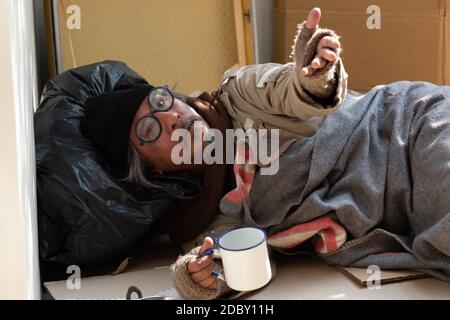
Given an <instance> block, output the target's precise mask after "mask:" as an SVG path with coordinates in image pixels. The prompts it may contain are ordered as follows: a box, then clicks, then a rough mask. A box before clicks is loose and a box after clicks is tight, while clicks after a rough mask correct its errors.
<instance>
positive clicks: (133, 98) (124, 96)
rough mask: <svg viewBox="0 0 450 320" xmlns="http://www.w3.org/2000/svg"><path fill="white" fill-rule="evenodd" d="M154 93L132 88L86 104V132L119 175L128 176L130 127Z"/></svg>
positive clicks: (139, 86) (88, 101)
mask: <svg viewBox="0 0 450 320" xmlns="http://www.w3.org/2000/svg"><path fill="white" fill-rule="evenodd" d="M151 89H152V86H150V85H143V84H142V85H133V86H131V87H130V88H129V89H125V90H117V91H111V92H108V93H103V94H101V95H99V96H96V97H92V98H89V99H88V100H87V101H86V107H85V110H86V112H85V119H84V130H85V132H86V134H87V136H88V138H90V139H91V140H92V142H93V143H94V144H95V145H96V146H97V147H98V148H99V151H100V152H101V153H102V154H103V156H104V157H105V158H106V160H107V161H108V162H109V163H110V164H111V166H112V168H113V169H114V171H115V173H116V174H119V175H123V174H125V173H126V171H127V168H128V164H127V157H128V147H129V135H130V129H131V125H132V123H133V119H134V116H135V114H136V111H137V110H138V109H139V106H140V105H141V103H142V101H143V100H144V99H145V97H146V96H147V95H148V93H149V91H150V90H151Z"/></svg>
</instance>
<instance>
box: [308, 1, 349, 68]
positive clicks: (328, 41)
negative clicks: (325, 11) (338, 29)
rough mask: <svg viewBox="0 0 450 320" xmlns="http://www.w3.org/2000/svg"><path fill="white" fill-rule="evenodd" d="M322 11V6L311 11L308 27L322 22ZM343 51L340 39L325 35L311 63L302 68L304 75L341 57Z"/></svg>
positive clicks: (312, 27) (313, 26)
mask: <svg viewBox="0 0 450 320" xmlns="http://www.w3.org/2000/svg"><path fill="white" fill-rule="evenodd" d="M320 17H321V11H320V8H314V9H312V10H311V11H310V12H309V15H308V20H307V21H306V26H307V28H308V29H314V28H316V26H317V25H318V24H319V22H320ZM340 52H341V44H340V42H339V40H338V39H334V38H332V37H330V36H325V37H323V38H322V39H321V40H320V42H319V44H318V45H317V48H316V56H315V57H314V59H313V60H312V61H311V64H310V65H308V66H306V67H304V68H302V69H301V72H302V75H303V76H311V75H314V73H315V72H316V71H318V70H320V69H322V68H323V67H325V65H326V64H327V62H334V61H336V60H337V59H338V58H339V54H340Z"/></svg>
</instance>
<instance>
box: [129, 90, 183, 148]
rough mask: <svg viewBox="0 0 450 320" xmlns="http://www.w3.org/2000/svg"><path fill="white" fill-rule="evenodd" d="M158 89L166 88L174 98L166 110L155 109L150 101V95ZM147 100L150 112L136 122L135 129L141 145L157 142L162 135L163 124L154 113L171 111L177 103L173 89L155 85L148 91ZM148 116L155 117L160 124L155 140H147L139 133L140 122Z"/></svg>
mask: <svg viewBox="0 0 450 320" xmlns="http://www.w3.org/2000/svg"><path fill="white" fill-rule="evenodd" d="M158 89H163V90H165V91H166V92H167V93H169V95H170V97H171V98H172V103H171V104H170V106H169V107H168V108H167V109H165V110H155V108H154V106H153V104H152V103H151V101H150V95H151V94H152V92H153V91H155V90H158ZM147 101H148V104H149V105H150V112H149V114H147V115H145V116H142V117H141V118H140V119H139V120H138V121H137V122H136V125H135V126H134V130H135V133H136V137H137V138H138V139H139V145H140V146H143V145H145V144H146V143H151V142H155V141H157V140H158V139H159V137H160V136H161V133H162V125H161V122H160V121H159V120H158V118H156V117H155V116H154V114H156V113H158V112H167V111H169V110H170V109H172V107H173V105H174V103H175V96H174V95H173V93H172V91H170V90H169V88H167V87H153V88H152V89H151V90H150V91H149V92H148V94H147ZM146 118H152V119H154V120H155V121H156V123H157V124H158V127H159V132H158V135H157V136H156V138H155V139H153V140H149V141H147V140H146V139H143V138H142V137H141V135H140V134H139V130H138V127H139V123H140V122H141V121H143V120H144V119H146Z"/></svg>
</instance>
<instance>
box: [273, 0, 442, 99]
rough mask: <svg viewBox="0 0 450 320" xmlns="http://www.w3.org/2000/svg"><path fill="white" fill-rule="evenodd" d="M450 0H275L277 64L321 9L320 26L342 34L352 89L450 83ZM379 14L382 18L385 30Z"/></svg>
mask: <svg viewBox="0 0 450 320" xmlns="http://www.w3.org/2000/svg"><path fill="white" fill-rule="evenodd" d="M449 1H450V0H395V1H390V0H358V1H354V0H340V1H325V0H302V1H297V0H275V31H274V33H275V48H274V52H275V62H279V63H285V62H288V61H291V59H290V58H289V55H290V52H291V46H292V41H293V38H294V34H295V32H296V29H297V24H298V23H300V22H302V21H303V20H304V19H306V17H307V16H308V13H309V11H310V10H311V9H312V8H314V7H320V8H321V9H322V19H321V22H320V26H321V27H325V28H330V29H333V30H335V31H336V33H337V34H338V35H339V36H341V43H342V46H343V52H342V55H341V57H342V59H343V62H344V66H345V68H346V71H347V73H348V74H349V88H350V89H353V90H357V91H361V92H364V91H367V90H369V89H371V88H373V87H374V86H376V85H379V84H386V83H391V82H395V81H401V80H409V81H428V82H433V83H436V84H447V85H448V84H450V54H449V52H450V22H449V21H450V15H449V14H448V10H449V8H450V3H449ZM374 6H376V7H374ZM374 8H376V10H378V9H379V11H377V12H375V11H373V10H374ZM378 13H379V14H378ZM374 15H378V17H379V20H378V21H376V22H377V23H378V22H379V28H375V27H378V26H377V25H376V24H375V23H374V20H373V19H374V18H375V16H374ZM374 25H375V27H374Z"/></svg>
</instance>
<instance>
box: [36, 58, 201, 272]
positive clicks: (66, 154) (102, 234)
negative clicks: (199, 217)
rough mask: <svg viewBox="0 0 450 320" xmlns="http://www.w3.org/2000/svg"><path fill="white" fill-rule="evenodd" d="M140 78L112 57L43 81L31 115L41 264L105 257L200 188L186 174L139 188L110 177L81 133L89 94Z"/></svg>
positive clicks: (131, 241) (140, 80) (143, 232)
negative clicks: (36, 106) (34, 146)
mask: <svg viewBox="0 0 450 320" xmlns="http://www.w3.org/2000/svg"><path fill="white" fill-rule="evenodd" d="M137 83H147V82H146V81H145V80H144V79H143V78H142V77H141V76H139V75H138V74H137V73H135V72H134V71H133V70H131V69H130V68H129V67H127V66H126V65H125V64H124V63H121V62H117V61H104V62H101V63H97V64H92V65H88V66H83V67H79V68H76V69H72V70H68V71H66V72H64V73H61V74H60V75H58V76H57V77H56V78H55V79H53V80H50V81H48V82H47V84H46V86H45V88H44V92H43V94H42V99H41V104H40V107H39V109H38V110H37V111H36V113H35V117H34V126H35V141H36V166H37V198H38V222H39V250H40V258H41V260H42V261H43V262H56V263H62V264H83V265H89V264H97V263H102V262H105V261H111V260H112V259H114V257H117V256H118V255H120V254H122V253H123V252H124V251H125V250H127V249H128V248H130V247H131V246H132V245H133V244H134V243H135V242H136V240H137V239H139V238H140V237H142V236H144V235H146V234H148V233H149V232H150V231H151V227H152V225H153V224H154V223H155V222H156V221H158V220H160V219H162V218H163V217H164V214H165V212H166V211H167V209H168V208H169V206H170V205H172V204H173V202H174V201H175V200H176V199H189V198H192V197H195V196H197V195H198V194H199V193H200V191H201V190H200V189H201V184H200V181H197V180H195V179H194V178H193V177H190V176H180V175H177V176H165V177H154V178H153V180H152V182H154V183H155V185H156V186H158V187H157V188H154V189H146V190H143V189H141V190H139V189H136V188H132V187H131V186H130V185H128V184H126V183H124V182H122V181H121V180H120V179H117V178H116V177H113V176H112V175H111V174H110V172H112V170H110V167H109V165H108V163H107V162H106V161H105V160H104V159H103V157H102V155H101V154H100V153H99V152H98V151H97V150H96V148H95V146H94V145H93V144H92V142H91V141H90V140H89V139H88V138H86V137H85V136H84V135H83V133H82V132H83V130H82V128H81V120H82V118H83V116H84V104H85V102H86V100H87V99H88V98H89V97H92V96H96V95H100V94H102V93H104V92H109V91H112V90H116V89H119V88H120V89H123V88H126V87H129V86H130V85H132V84H137Z"/></svg>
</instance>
